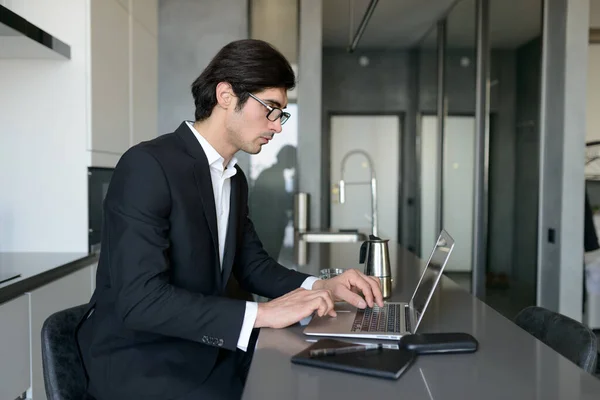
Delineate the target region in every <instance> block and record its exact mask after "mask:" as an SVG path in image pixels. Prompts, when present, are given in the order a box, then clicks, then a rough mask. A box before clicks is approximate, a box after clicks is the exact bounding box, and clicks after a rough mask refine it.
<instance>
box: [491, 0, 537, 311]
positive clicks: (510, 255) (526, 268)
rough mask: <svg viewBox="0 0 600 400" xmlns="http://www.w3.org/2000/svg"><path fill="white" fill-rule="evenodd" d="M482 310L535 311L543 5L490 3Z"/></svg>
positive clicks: (506, 0) (514, 0)
mask: <svg viewBox="0 0 600 400" xmlns="http://www.w3.org/2000/svg"><path fill="white" fill-rule="evenodd" d="M490 16H491V18H490V48H491V58H490V80H489V84H490V123H489V173H488V176H489V183H488V245H487V265H486V296H485V299H486V302H487V303H488V304H490V305H491V306H492V307H494V308H495V309H497V310H498V311H499V312H500V313H503V314H504V315H506V316H507V317H509V318H512V317H514V316H515V315H516V313H517V312H518V311H520V310H521V309H523V308H524V307H526V306H530V305H535V304H536V275H537V268H536V266H537V239H538V225H537V224H538V191H539V160H540V158H539V148H540V128H539V114H540V87H541V86H540V82H541V79H540V71H541V51H542V39H541V34H542V30H541V28H542V22H541V21H542V1H541V0H531V1H526V2H523V1H519V0H490Z"/></svg>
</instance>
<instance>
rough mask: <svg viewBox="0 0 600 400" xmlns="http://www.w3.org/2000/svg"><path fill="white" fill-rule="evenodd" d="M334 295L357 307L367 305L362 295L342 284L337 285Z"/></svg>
mask: <svg viewBox="0 0 600 400" xmlns="http://www.w3.org/2000/svg"><path fill="white" fill-rule="evenodd" d="M336 296H337V297H339V298H340V299H342V300H344V301H345V302H347V303H349V304H352V305H353V306H355V307H358V308H365V307H366V306H367V303H366V302H365V300H364V299H363V298H362V297H360V296H359V295H358V294H356V293H354V292H353V291H352V290H350V289H348V288H347V287H345V286H342V285H340V286H339V287H338V289H337V292H336Z"/></svg>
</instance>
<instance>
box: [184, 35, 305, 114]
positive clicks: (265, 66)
mask: <svg viewBox="0 0 600 400" xmlns="http://www.w3.org/2000/svg"><path fill="white" fill-rule="evenodd" d="M219 82H227V83H229V84H230V85H231V87H232V88H233V92H234V94H235V95H236V96H237V97H238V99H239V101H238V105H237V108H236V109H238V110H239V109H241V108H242V107H243V106H244V104H245V103H246V101H247V100H248V93H255V92H259V91H261V90H264V89H268V88H285V89H287V90H290V89H293V88H294V86H295V84H296V82H295V76H294V71H293V70H292V67H291V66H290V63H289V62H288V61H287V60H286V59H285V57H284V56H283V55H282V54H281V53H280V52H279V51H278V50H277V49H275V48H274V47H273V46H271V45H270V44H269V43H267V42H264V41H262V40H255V39H245V40H237V41H235V42H231V43H229V44H228V45H226V46H225V47H223V48H222V49H221V50H220V51H219V52H218V53H217V55H216V56H215V57H214V58H213V59H212V60H211V62H210V64H208V66H207V67H206V68H205V69H204V71H202V74H201V75H200V76H199V77H198V78H197V79H196V80H195V81H194V83H193V84H192V95H193V96H194V104H195V105H196V115H195V117H196V121H202V120H205V119H206V118H208V117H210V114H211V113H212V110H213V108H214V107H215V106H216V105H217V96H216V88H217V84H218V83H219Z"/></svg>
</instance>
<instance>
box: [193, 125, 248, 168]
mask: <svg viewBox="0 0 600 400" xmlns="http://www.w3.org/2000/svg"><path fill="white" fill-rule="evenodd" d="M186 122H187V125H188V126H189V127H190V129H191V131H192V133H193V134H194V136H196V139H198V142H200V146H202V150H204V154H206V158H207V160H208V165H209V166H210V167H211V168H217V169H218V170H220V171H223V170H224V169H223V161H225V159H224V158H223V157H222V156H221V155H220V154H219V152H218V151H217V150H215V148H214V147H212V146H211V144H210V143H208V140H206V138H205V137H204V136H202V135H201V134H200V133H199V132H198V131H197V130H196V128H194V124H192V123H191V122H190V121H186ZM237 162H238V160H237V158H235V156H234V157H232V158H231V160H230V161H229V164H227V169H229V168H232V169H233V168H234V167H235V165H236V164H237Z"/></svg>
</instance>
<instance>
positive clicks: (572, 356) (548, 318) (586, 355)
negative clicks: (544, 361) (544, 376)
mask: <svg viewBox="0 0 600 400" xmlns="http://www.w3.org/2000/svg"><path fill="white" fill-rule="evenodd" d="M515 323H516V324H517V325H519V326H520V327H521V328H523V329H525V330H526V331H527V332H529V333H530V334H532V335H533V336H535V337H536V338H538V339H539V340H541V341H542V342H544V343H546V344H547V345H548V346H550V347H551V348H553V349H554V350H555V351H556V352H558V353H560V354H561V355H563V356H564V357H566V358H568V359H569V360H571V361H573V362H574V363H575V364H577V365H579V366H580V367H581V368H583V369H584V370H586V371H587V372H589V373H593V372H594V371H595V370H596V361H597V357H598V343H597V342H596V335H594V332H592V330H591V329H589V328H588V327H587V326H585V325H583V324H582V323H580V322H577V321H575V320H574V319H571V318H569V317H566V316H564V315H562V314H559V313H556V312H553V311H550V310H547V309H545V308H542V307H527V308H525V309H523V310H522V311H521V312H519V314H518V315H517V316H516V317H515Z"/></svg>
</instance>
